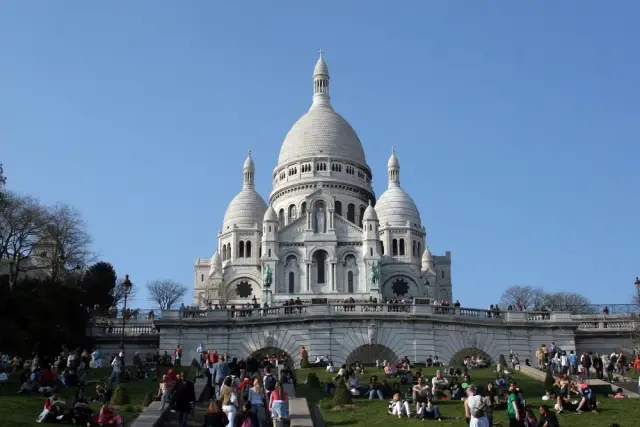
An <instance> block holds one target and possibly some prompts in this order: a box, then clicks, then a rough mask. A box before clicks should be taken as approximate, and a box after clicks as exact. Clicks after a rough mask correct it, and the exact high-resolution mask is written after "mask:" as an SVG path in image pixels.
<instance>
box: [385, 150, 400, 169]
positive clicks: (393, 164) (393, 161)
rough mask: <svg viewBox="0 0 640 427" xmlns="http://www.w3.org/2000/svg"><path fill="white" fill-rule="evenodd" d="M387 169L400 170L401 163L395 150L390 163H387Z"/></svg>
mask: <svg viewBox="0 0 640 427" xmlns="http://www.w3.org/2000/svg"><path fill="white" fill-rule="evenodd" d="M387 168H388V169H390V168H400V161H399V160H398V157H397V156H396V150H395V148H394V149H392V150H391V156H390V157H389V161H388V162H387Z"/></svg>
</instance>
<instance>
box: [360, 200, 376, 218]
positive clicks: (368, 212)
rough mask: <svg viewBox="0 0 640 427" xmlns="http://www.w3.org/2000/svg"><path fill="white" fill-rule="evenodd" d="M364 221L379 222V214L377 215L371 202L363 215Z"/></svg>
mask: <svg viewBox="0 0 640 427" xmlns="http://www.w3.org/2000/svg"><path fill="white" fill-rule="evenodd" d="M362 220H363V221H377V220H378V214H376V210H375V209H374V208H373V205H372V204H371V200H369V206H367V209H365V210H364V215H362Z"/></svg>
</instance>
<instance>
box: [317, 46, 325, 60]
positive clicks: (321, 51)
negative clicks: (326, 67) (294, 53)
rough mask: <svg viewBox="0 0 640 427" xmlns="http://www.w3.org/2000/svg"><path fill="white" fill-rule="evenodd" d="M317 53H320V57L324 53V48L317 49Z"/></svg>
mask: <svg viewBox="0 0 640 427" xmlns="http://www.w3.org/2000/svg"><path fill="white" fill-rule="evenodd" d="M318 53H319V54H320V58H322V54H323V53H324V50H323V49H322V48H320V49H318Z"/></svg>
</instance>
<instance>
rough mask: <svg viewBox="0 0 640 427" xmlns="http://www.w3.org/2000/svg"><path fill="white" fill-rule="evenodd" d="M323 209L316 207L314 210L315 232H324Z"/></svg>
mask: <svg viewBox="0 0 640 427" xmlns="http://www.w3.org/2000/svg"><path fill="white" fill-rule="evenodd" d="M324 232H325V228H324V209H323V208H318V210H317V211H316V233H324Z"/></svg>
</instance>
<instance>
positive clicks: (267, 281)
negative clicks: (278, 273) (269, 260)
mask: <svg viewBox="0 0 640 427" xmlns="http://www.w3.org/2000/svg"><path fill="white" fill-rule="evenodd" d="M271 283H273V271H272V270H271V267H269V266H268V265H267V266H266V267H265V268H264V287H265V289H269V288H270V287H271Z"/></svg>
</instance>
